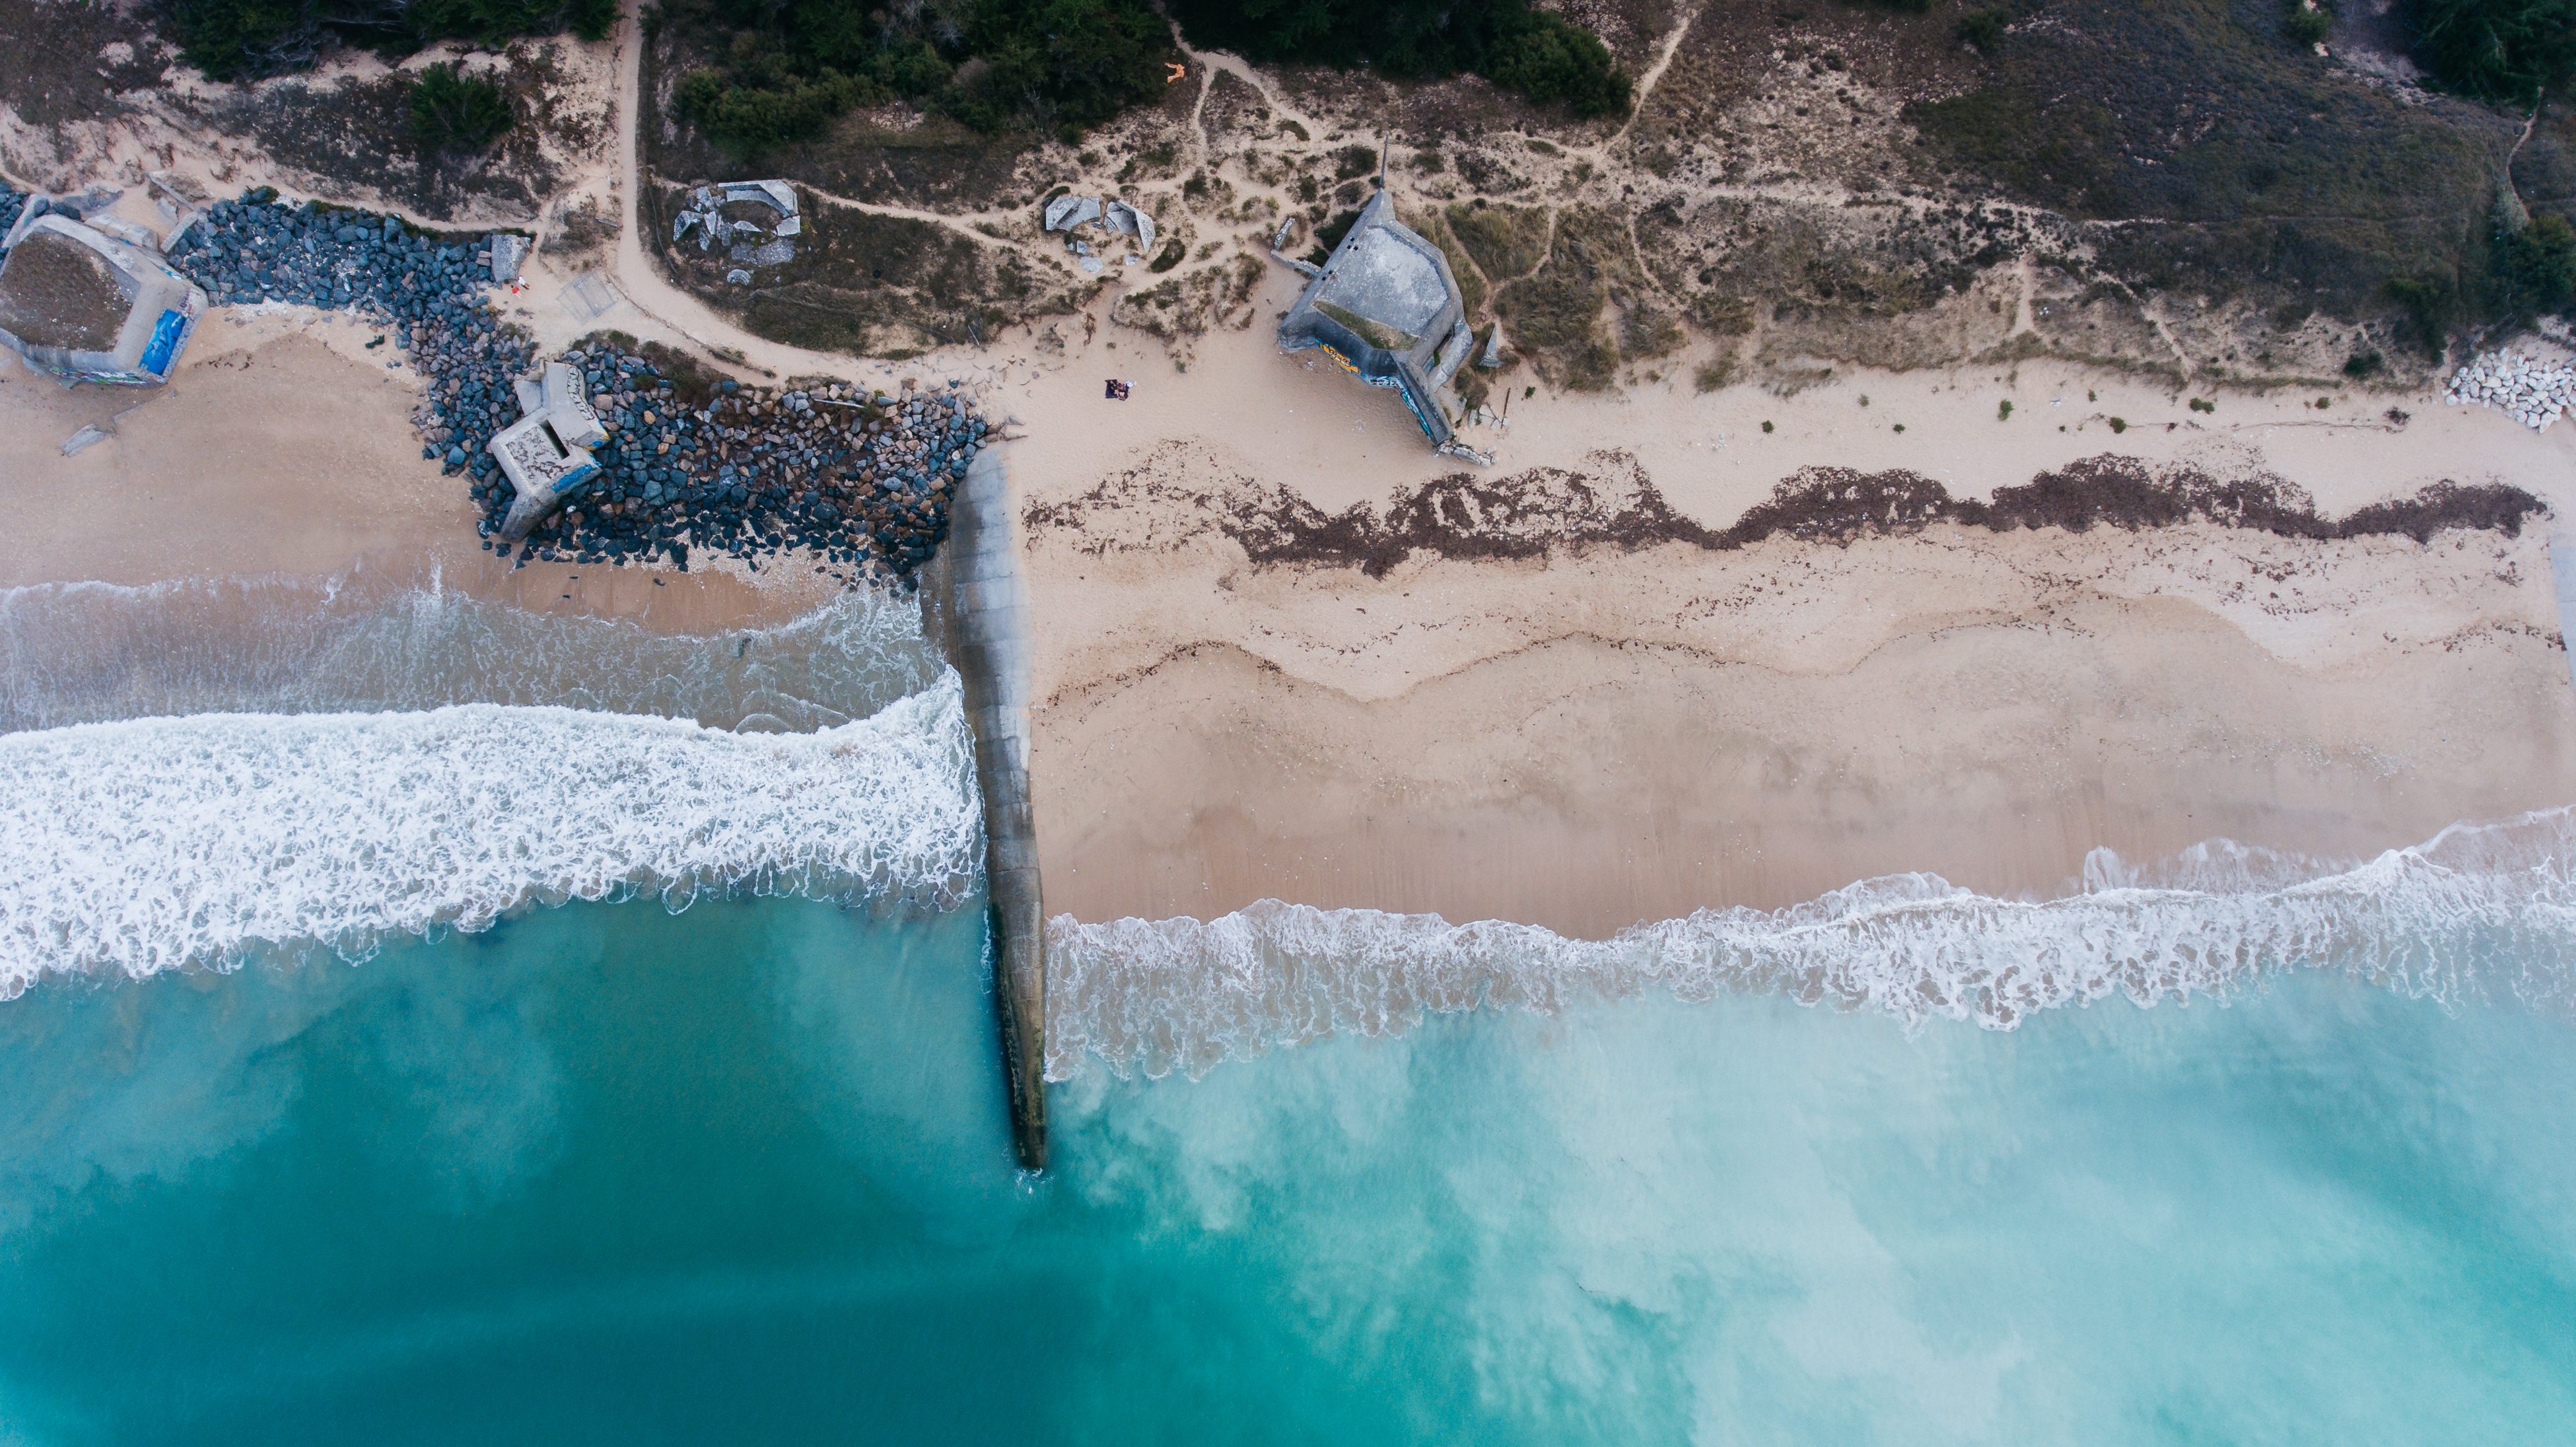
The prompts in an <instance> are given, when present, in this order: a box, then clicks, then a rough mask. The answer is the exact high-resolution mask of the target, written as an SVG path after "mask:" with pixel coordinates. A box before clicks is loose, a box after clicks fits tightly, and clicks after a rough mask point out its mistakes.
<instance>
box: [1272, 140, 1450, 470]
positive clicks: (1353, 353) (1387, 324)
mask: <svg viewBox="0 0 2576 1447" xmlns="http://www.w3.org/2000/svg"><path fill="white" fill-rule="evenodd" d="M1301 269H1302V268H1301ZM1475 340H1476V336H1475V333H1474V331H1472V330H1471V329H1470V328H1469V327H1468V325H1467V306H1466V301H1465V299H1464V297H1463V296H1462V295H1461V294H1460V292H1459V290H1458V278H1457V277H1456V276H1454V275H1452V274H1451V273H1450V271H1449V261H1448V258H1446V257H1444V256H1442V255H1441V254H1440V248H1439V247H1437V246H1434V245H1432V244H1431V243H1430V242H1428V241H1425V240H1423V239H1422V238H1421V237H1420V236H1418V235H1416V234H1415V233H1414V232H1413V230H1412V229H1411V228H1409V227H1407V226H1406V225H1405V224H1404V223H1403V222H1401V221H1398V220H1396V219H1395V202H1394V200H1393V199H1392V198H1391V197H1389V196H1388V195H1387V193H1386V192H1384V191H1380V192H1378V193H1377V194H1376V195H1375V196H1373V197H1371V198H1370V200H1369V203H1368V205H1367V206H1365V207H1363V208H1361V210H1360V214H1359V219H1357V220H1356V221H1353V222H1352V223H1351V229H1350V231H1349V233H1348V234H1347V235H1345V236H1343V237H1342V241H1341V244H1340V245H1339V246H1336V247H1334V248H1333V254H1332V256H1331V257H1329V258H1328V259H1326V261H1325V262H1324V264H1323V266H1322V268H1321V269H1320V270H1318V271H1317V273H1316V275H1315V279H1314V280H1313V281H1312V282H1310V283H1308V284H1307V287H1306V290H1305V291H1304V292H1303V293H1302V294H1300V295H1299V296H1298V298H1297V304H1296V305H1295V306H1293V307H1291V308H1289V310H1288V315H1287V318H1286V319H1285V320H1283V321H1281V322H1280V323H1279V344H1280V345H1281V346H1282V347H1284V348H1286V349H1287V350H1289V351H1292V352H1293V351H1302V350H1304V349H1305V348H1308V347H1321V348H1322V349H1323V351H1324V354H1325V355H1326V356H1328V357H1330V358H1332V359H1333V361H1334V362H1335V363H1336V364H1337V365H1339V366H1341V367H1342V368H1343V369H1345V370H1347V371H1349V372H1351V373H1352V374H1354V375H1355V376H1357V377H1359V378H1360V380H1362V381H1364V382H1367V383H1368V384H1369V385H1371V386H1373V387H1391V388H1393V389H1395V390H1396V391H1397V392H1399V393H1401V394H1402V395H1403V397H1404V403H1405V405H1406V406H1408V407H1410V408H1412V409H1413V416H1414V420H1415V421H1418V422H1420V423H1421V424H1422V430H1423V432H1424V433H1425V434H1426V435H1428V436H1429V437H1430V438H1431V445H1432V447H1433V449H1434V450H1436V451H1439V452H1441V453H1444V454H1447V455H1449V456H1452V457H1462V458H1465V459H1467V460H1470V461H1474V462H1484V461H1486V460H1487V459H1486V458H1485V457H1484V456H1483V455H1481V454H1479V453H1477V452H1474V451H1473V450H1471V449H1469V448H1468V447H1467V445H1466V444H1465V443H1462V442H1460V441H1458V440H1457V437H1456V435H1455V433H1454V432H1453V430H1452V429H1451V427H1450V425H1449V414H1448V410H1447V409H1446V408H1445V407H1443V406H1442V405H1441V402H1440V399H1439V395H1438V394H1439V390H1440V389H1441V388H1442V387H1445V386H1447V385H1449V379H1450V378H1452V377H1455V376H1456V375H1458V369H1459V368H1460V367H1461V366H1464V365H1465V364H1466V361H1467V354H1468V352H1469V351H1470V350H1472V349H1473V347H1474V345H1475Z"/></svg>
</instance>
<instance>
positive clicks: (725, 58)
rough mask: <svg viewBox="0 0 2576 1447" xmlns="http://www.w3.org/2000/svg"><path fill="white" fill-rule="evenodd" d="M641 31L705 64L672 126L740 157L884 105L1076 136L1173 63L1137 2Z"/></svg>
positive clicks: (752, 6) (734, 19) (669, 17)
mask: <svg viewBox="0 0 2576 1447" xmlns="http://www.w3.org/2000/svg"><path fill="white" fill-rule="evenodd" d="M655 22H656V23H657V24H660V25H664V26H670V27H676V28H677V29H678V31H679V33H680V34H681V36H682V37H683V39H684V40H685V42H686V43H687V44H688V46H689V47H690V48H692V49H694V50H696V51H697V52H699V53H700V54H703V55H707V56H709V57H711V58H712V61H713V63H712V64H710V65H708V66H706V67H705V68H703V69H701V70H698V71H696V72H694V73H693V74H691V75H690V76H689V77H688V78H687V79H686V80H685V81H683V82H682V84H681V88H680V95H679V107H680V114H681V116H682V117H683V118H684V119H686V120H688V121H689V122H691V123H692V124H694V125H696V126H697V127H698V128H699V129H700V130H701V131H703V132H705V134H706V135H707V136H708V137H709V138H710V139H712V140H714V141H716V142H717V143H718V144H720V145H723V146H725V147H727V148H728V149H731V150H734V151H736V152H740V153H755V152H759V151H764V150H768V149H770V148H772V147H776V146H781V145H786V144H790V143H792V142H796V141H801V140H808V139H811V138H812V137H814V136H816V135H818V134H820V133H821V132H822V130H823V128H824V127H825V126H827V125H829V124H830V123H831V121H832V119H833V118H834V117H836V116H839V115H840V114H842V113H843V112H845V111H847V110H849V109H850V108H852V107H853V106H862V105H881V104H884V103H885V102H887V101H891V100H895V99H898V98H900V99H904V100H908V101H911V102H913V103H914V104H917V105H920V106H922V107H924V108H925V109H928V110H932V111H936V112H939V113H941V114H945V115H948V116H952V117H954V118H955V119H957V120H959V121H962V122H964V123H965V124H967V125H969V126H972V127H974V128H975V129H977V130H979V131H984V132H987V133H991V132H996V131H1000V130H1003V129H1005V128H1007V127H1009V126H1012V125H1032V126H1036V127H1039V128H1041V129H1045V130H1049V131H1054V132H1058V133H1065V134H1074V133H1079V132H1080V131H1081V130H1082V129H1084V128H1085V127H1088V126H1092V125H1097V124H1098V123H1100V122H1102V121H1105V120H1107V119H1109V118H1110V117H1111V116H1114V115H1116V114H1117V113H1118V112H1119V111H1121V110H1123V109H1125V108H1126V107H1128V106H1130V105H1133V104H1135V103H1136V102H1138V101H1142V100H1145V99H1148V98H1150V97H1152V96H1154V95H1156V94H1159V93H1160V92H1161V90H1162V88H1163V86H1164V84H1165V82H1166V72H1165V71H1164V68H1163V63H1164V62H1165V61H1166V60H1168V59H1171V58H1172V56H1173V52H1172V48H1171V44H1170V41H1169V39H1168V37H1167V35H1166V33H1165V31H1164V28H1163V24H1162V22H1161V20H1159V19H1158V18H1156V16H1155V15H1154V13H1153V12H1152V11H1151V10H1149V9H1147V8H1146V7H1145V5H1144V4H1143V3H1142V0H925V3H918V4H910V5H900V6H886V5H881V4H868V3H862V0H789V3H787V4H784V5H777V4H767V3H759V0H665V3H664V4H663V6H662V8H661V10H660V11H659V12H658V14H657V15H656V17H655Z"/></svg>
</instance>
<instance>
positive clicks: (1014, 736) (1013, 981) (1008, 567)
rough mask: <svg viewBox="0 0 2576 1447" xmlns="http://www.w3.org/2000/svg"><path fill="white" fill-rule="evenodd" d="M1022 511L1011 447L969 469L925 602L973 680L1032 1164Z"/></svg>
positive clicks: (1034, 1010)
mask: <svg viewBox="0 0 2576 1447" xmlns="http://www.w3.org/2000/svg"><path fill="white" fill-rule="evenodd" d="M1019 538H1020V529H1019V519H1018V518H1017V517H1016V516H1015V515H1014V514H1013V513H1012V510H1011V487H1010V477H1009V475H1008V473H1006V472H1005V471H1004V468H1003V463H1002V450H1001V449H1000V448H999V447H995V446H987V447H985V448H984V450H983V451H981V452H979V453H977V454H976V455H975V460H974V462H973V463H971V464H969V465H968V467H967V469H966V480H965V482H964V483H963V484H962V485H960V486H959V488H958V489H957V498H956V501H955V503H954V504H952V505H951V507H950V509H949V514H948V543H947V546H945V547H943V548H941V549H940V552H939V557H938V558H937V560H936V561H934V562H933V563H932V564H931V566H930V567H928V568H926V569H924V570H923V576H922V591H921V597H922V608H923V614H924V617H925V621H927V622H928V623H929V625H930V631H931V636H932V637H934V638H935V639H937V640H938V642H939V645H940V647H941V649H942V650H944V651H945V652H946V653H947V655H948V661H949V662H950V663H951V664H953V665H954V666H955V667H956V669H957V673H958V676H959V677H960V678H961V679H962V680H963V681H964V683H965V692H966V714H967V719H968V721H969V722H970V723H971V724H972V725H973V727H974V730H975V776H976V782H977V784H978V786H979V787H980V788H981V789H982V790H983V794H984V871H985V877H986V881H987V890H988V894H989V905H988V908H989V909H990V911H991V915H990V929H991V938H992V940H993V949H994V960H993V987H994V990H993V992H994V996H995V1000H996V1004H997V1006H998V1010H999V1013H1000V1016H1001V1029H1002V1063H1003V1068H1004V1069H1005V1070H1006V1071H1007V1072H1008V1073H1009V1075H1010V1087H1011V1137H1012V1141H1013V1144H1014V1145H1015V1147H1016V1148H1017V1150H1018V1152H1019V1158H1020V1166H1021V1168H1022V1169H1024V1170H1031V1171H1042V1170H1045V1169H1046V1163H1047V1124H1046V1119H1047V1118H1046V906H1045V900H1044V897H1043V895H1042V894H1041V892H1040V890H1039V887H1038V843H1037V824H1036V820H1035V819H1034V818H1033V817H1032V815H1031V813H1030V810H1029V607H1028V591H1027V588H1026V586H1025V585H1024V584H1023V583H1022V581H1021V578H1020V568H1019Z"/></svg>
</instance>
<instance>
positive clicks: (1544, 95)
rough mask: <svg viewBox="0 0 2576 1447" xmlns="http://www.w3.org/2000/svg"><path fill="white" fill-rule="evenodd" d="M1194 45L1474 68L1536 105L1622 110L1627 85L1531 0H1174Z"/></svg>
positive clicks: (1601, 55)
mask: <svg viewBox="0 0 2576 1447" xmlns="http://www.w3.org/2000/svg"><path fill="white" fill-rule="evenodd" d="M1170 5H1171V10H1172V15H1173V18H1174V19H1176V20H1178V21H1179V22H1180V24H1181V31H1182V33H1183V34H1185V35H1187V36H1188V37H1189V38H1190V43H1191V44H1193V45H1197V46H1201V47H1205V48H1209V49H1216V50H1230V51H1233V52H1235V53H1236V54H1239V55H1242V56H1244V57H1245V58H1246V59H1249V60H1254V61H1260V62H1265V63H1267V62H1283V61H1284V62H1293V63H1297V64H1303V65H1330V66H1338V67H1342V68H1345V69H1348V68H1352V67H1357V66H1363V65H1364V66H1367V67H1369V68H1371V69H1374V70H1377V71H1379V72H1381V73H1383V74H1387V75H1394V76H1443V75H1455V74H1457V73H1458V72H1460V71H1472V72H1474V73H1476V74H1478V75H1481V76H1484V77H1485V78H1486V79H1488V80H1490V81H1492V82H1494V83H1495V84H1496V85H1499V86H1502V87H1503V88H1504V89H1506V90H1512V91H1517V92H1519V93H1520V94H1522V95H1524V96H1527V97H1528V98H1529V99H1530V100H1531V101H1533V102H1535V103H1536V104H1539V105H1550V106H1553V105H1561V106H1563V107H1565V108H1566V109H1567V110H1569V111H1571V112H1573V113H1574V114H1575V115H1577V116H1582V117H1586V118H1590V117H1595V116H1624V115H1626V114H1627V113H1628V105H1629V101H1630V98H1631V94H1632V91H1631V86H1630V82H1629V79H1628V75H1627V72H1625V71H1623V70H1621V69H1619V66H1618V63H1617V62H1616V61H1614V60H1613V59H1611V56H1610V48H1609V47H1608V46H1606V45H1603V44H1602V43H1601V37H1599V36H1597V35H1594V34H1593V33H1592V32H1591V31H1589V30H1585V29H1584V28H1582V27H1581V26H1579V25H1575V24H1574V23H1572V22H1571V21H1568V20H1567V19H1565V18H1564V17H1563V16H1561V15H1558V14H1556V13H1555V12H1554V11H1548V10H1536V9H1532V8H1531V6H1530V4H1529V0H1170Z"/></svg>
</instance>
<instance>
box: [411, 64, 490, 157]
mask: <svg viewBox="0 0 2576 1447" xmlns="http://www.w3.org/2000/svg"><path fill="white" fill-rule="evenodd" d="M407 109H408V110H409V111H410V113H411V134H412V139H413V140H415V141H418V142H419V143H420V144H421V146H422V148H423V149H425V150H433V151H449V150H457V151H479V150H482V149H483V148H484V147H485V146H488V145H490V144H492V143H493V142H494V141H496V140H499V139H500V138H501V136H502V134H503V133H504V132H506V131H508V130H509V129H510V127H511V126H513V125H515V124H516V123H517V118H516V117H515V116H513V115H512V114H511V113H510V97H509V95H508V93H507V92H505V91H503V90H502V89H501V87H500V86H499V85H497V84H495V83H494V82H492V81H488V80H484V79H481V78H479V77H475V76H468V75H465V74H463V73H462V72H460V71H458V70H457V68H456V67H455V65H453V64H447V65H433V66H431V67H429V68H428V69H427V70H424V71H422V72H421V73H420V78H419V79H417V80H415V81H413V82H412V85H411V96H410V99H409V102H408V105H407Z"/></svg>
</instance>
